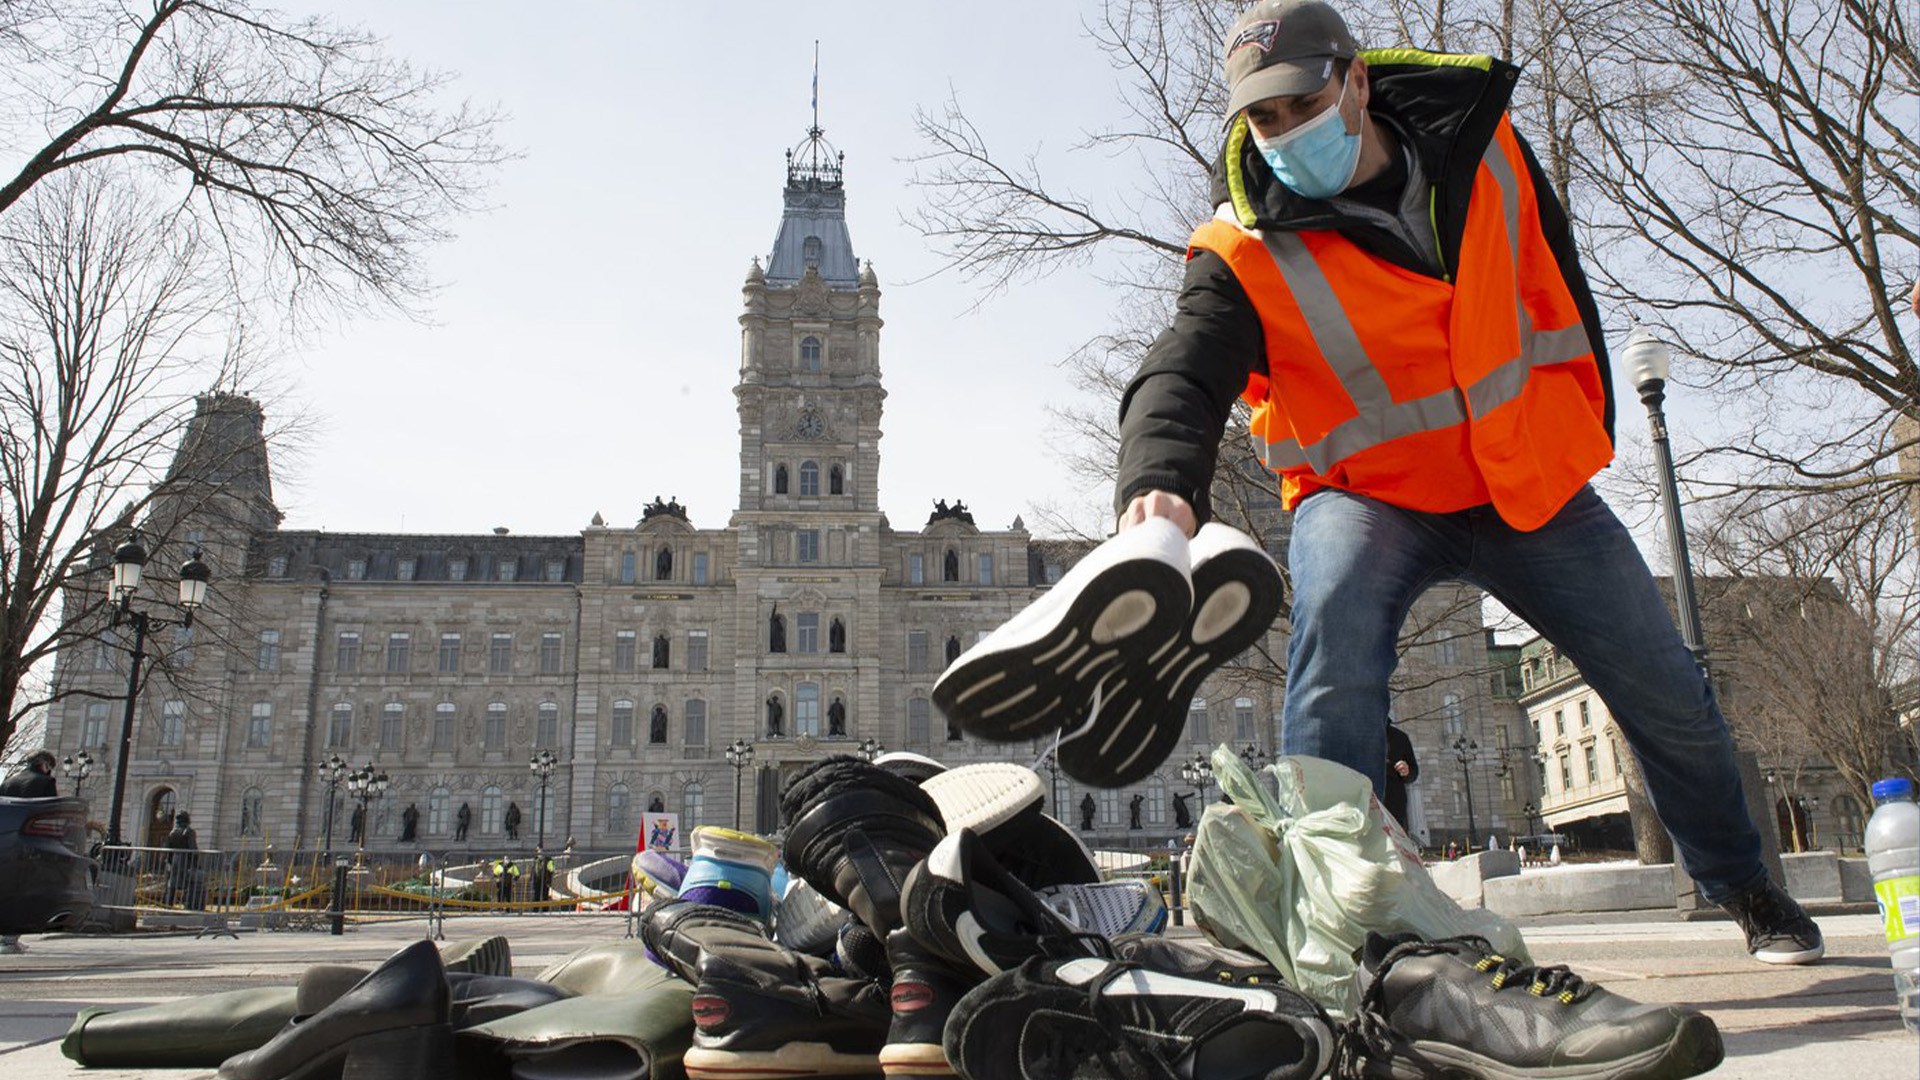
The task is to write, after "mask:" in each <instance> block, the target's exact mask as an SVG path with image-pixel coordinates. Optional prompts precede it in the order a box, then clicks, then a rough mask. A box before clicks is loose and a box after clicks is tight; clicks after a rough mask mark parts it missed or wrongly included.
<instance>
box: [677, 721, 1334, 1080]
mask: <svg viewBox="0 0 1920 1080" xmlns="http://www.w3.org/2000/svg"><path fill="white" fill-rule="evenodd" d="M1042 803H1043V797H1042V790H1041V782H1040V779H1039V777H1038V776H1036V775H1035V774H1034V773H1033V771H1032V770H1031V769H1027V768H1024V767H1021V766H1017V765H1008V764H998V763H992V764H981V765H970V766H966V767H962V768H956V769H951V770H945V769H942V768H941V767H940V766H939V765H938V764H937V763H935V762H932V761H929V760H928V759H926V758H921V757H917V756H913V755H898V754H896V755H885V756H883V757H881V758H880V759H879V760H877V761H876V762H874V763H872V764H869V763H866V762H863V761H860V760H857V759H854V758H849V757H836V758H829V759H827V760H825V761H822V762H820V763H818V764H817V765H815V766H814V767H812V768H810V769H809V770H807V771H806V772H803V773H801V774H799V775H798V776H796V777H795V778H794V779H793V781H792V783H791V784H789V786H788V788H787V790H786V792H785V794H784V796H783V798H782V807H781V808H782V812H783V814H784V816H785V818H786V820H787V822H788V825H787V829H786V833H785V836H784V843H783V846H782V852H781V854H782V857H783V860H784V864H785V867H786V869H787V871H788V873H790V874H791V875H792V876H793V878H794V880H793V882H792V884H791V885H790V887H789V888H788V890H787V894H786V895H785V896H783V897H781V898H780V900H779V902H778V903H777V905H775V908H774V910H775V918H774V920H773V922H772V925H771V926H768V925H767V924H766V923H765V922H764V921H763V920H761V919H757V918H755V917H753V916H752V915H750V914H747V913H743V912H742V911H740V910H735V909H734V908H731V907H722V906H719V905H713V904H701V903H695V902H692V901H690V900H688V899H686V898H685V890H684V889H683V890H682V894H681V897H682V898H681V899H677V900H670V901H667V902H664V903H658V904H655V905H653V906H651V907H649V908H648V909H647V911H646V912H645V913H644V915H643V917H642V920H641V938H642V940H643V941H644V942H645V943H646V945H647V947H648V949H649V950H650V951H651V953H652V954H653V955H654V956H655V957H656V958H657V959H658V960H659V962H660V963H661V964H662V965H664V966H665V967H666V968H667V969H668V970H670V971H672V972H673V973H674V974H676V975H677V976H679V977H680V978H681V979H684V980H685V981H686V982H687V983H688V984H690V985H691V986H692V988H693V996H692V1000H691V1002H690V1009H691V1012H692V1018H693V1045H692V1047H691V1048H690V1049H689V1050H688V1051H687V1052H686V1055H685V1058H684V1065H685V1068H686V1071H687V1074H688V1075H689V1076H690V1077H692V1078H694V1080H773V1078H781V1077H794V1076H843V1075H862V1074H871V1073H875V1072H884V1073H885V1074H887V1075H889V1076H954V1075H959V1076H962V1077H967V1078H969V1080H990V1078H991V1080H999V1078H1003V1077H1005V1078H1014V1077H1019V1078H1031V1080H1044V1078H1049V1077H1057V1078H1061V1080H1065V1078H1068V1077H1078V1076H1087V1077H1093V1076H1102V1077H1105V1076H1115V1077H1136V1076H1137V1077H1149V1076H1152V1077H1169V1076H1180V1077H1190V1078H1193V1080H1206V1078H1210V1077H1226V1076H1233V1077H1240V1076H1258V1077H1265V1078H1268V1080H1291V1078H1299V1080H1313V1078H1315V1077H1319V1076H1322V1075H1323V1074H1325V1072H1326V1071H1327V1069H1328V1067H1329V1066H1330V1065H1331V1064H1332V1061H1333V1058H1334V1052H1335V1049H1336V1033H1335V1029H1334V1027H1333V1025H1332V1023H1331V1022H1330V1021H1329V1020H1328V1018H1327V1015H1326V1013H1325V1012H1324V1011H1323V1010H1321V1009H1320V1008H1319V1007H1318V1006H1317V1005H1315V1004H1313V1003H1312V1002H1311V1001H1308V1000H1307V999H1306V998H1305V997H1303V996H1301V995H1300V994H1298V993H1295V992H1294V991H1292V990H1290V989H1288V988H1287V987H1286V986H1284V985H1282V984H1281V983H1280V980H1279V977H1278V973H1277V972H1275V971H1274V970H1273V969H1272V968H1271V967H1270V966H1269V965H1267V964H1266V963H1265V962H1264V961H1261V960H1259V959H1258V958H1255V957H1252V956H1248V955H1245V954H1241V953H1237V952H1234V951H1231V950H1227V949H1222V948H1220V947H1218V946H1214V945H1211V944H1209V943H1207V942H1205V941H1203V940H1201V939H1198V938H1188V939H1173V938H1167V937H1165V936H1163V935H1162V934H1161V931H1162V930H1163V929H1164V928H1165V925H1166V918H1167V912H1166V906H1165V902H1164V901H1163V899H1162V898H1161V895H1160V893H1159V891H1158V889H1156V888H1153V887H1152V886H1150V885H1148V884H1146V883H1144V882H1135V881H1113V882H1102V881H1100V875H1099V871H1098V869H1097V868H1096V866H1095V864H1094V860H1093V858H1092V856H1091V854H1090V853H1089V852H1088V851H1087V850H1086V848H1085V847H1084V846H1083V845H1082V844H1081V843H1080V841H1079V840H1078V838H1077V837H1075V836H1074V835H1073V833H1072V831H1071V830H1069V829H1068V828H1066V827H1065V826H1063V825H1062V824H1061V823H1060V822H1059V821H1057V820H1055V819H1054V818H1052V817H1051V816H1049V815H1047V814H1046V813H1045V812H1044V808H1043V806H1042ZM701 862H702V858H701V856H700V855H698V854H696V857H695V859H694V860H693V863H692V864H690V865H689V868H688V877H689V878H693V877H694V876H695V875H696V874H697V873H699V872H700V864H701ZM827 924H831V925H832V931H831V932H826V931H823V930H822V927H823V925H827ZM1254 1064H1257V1068H1256V1069H1254V1071H1251V1072H1250V1071H1248V1070H1249V1067H1250V1065H1254Z"/></svg>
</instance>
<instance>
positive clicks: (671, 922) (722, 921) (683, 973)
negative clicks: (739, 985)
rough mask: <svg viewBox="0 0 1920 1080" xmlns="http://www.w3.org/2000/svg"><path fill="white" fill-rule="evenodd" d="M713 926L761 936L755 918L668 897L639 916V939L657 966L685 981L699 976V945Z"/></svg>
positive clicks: (696, 979)
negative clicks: (657, 963) (697, 967)
mask: <svg viewBox="0 0 1920 1080" xmlns="http://www.w3.org/2000/svg"><path fill="white" fill-rule="evenodd" d="M716 930H732V931H740V932H743V933H748V934H753V935H755V936H757V937H765V936H766V933H765V931H764V930H762V929H761V926H760V921H759V920H758V919H753V918H749V917H748V916H745V915H742V914H740V913H739V912H737V911H733V910H730V909H728V908H723V907H719V906H717V905H714V904H696V903H694V902H692V901H690V900H672V901H669V902H667V903H664V904H657V905H655V906H653V907H650V908H648V909H647V910H646V913H645V914H643V915H641V916H640V941H641V942H642V943H643V944H645V945H646V947H647V951H648V952H649V953H651V954H653V958H654V959H655V960H657V961H659V962H660V966H662V967H664V968H666V969H667V970H668V971H671V972H673V973H674V974H675V975H678V976H680V977H681V978H682V979H685V980H686V981H688V982H696V981H698V980H699V978H700V976H699V973H698V972H697V971H696V970H695V967H696V966H697V965H698V964H699V963H700V945H701V943H702V942H703V941H705V940H706V935H707V934H709V933H712V932H714V931H716Z"/></svg>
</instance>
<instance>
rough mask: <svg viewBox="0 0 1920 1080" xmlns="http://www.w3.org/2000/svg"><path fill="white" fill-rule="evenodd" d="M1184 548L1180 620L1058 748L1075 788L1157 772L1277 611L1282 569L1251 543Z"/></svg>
mask: <svg viewBox="0 0 1920 1080" xmlns="http://www.w3.org/2000/svg"><path fill="white" fill-rule="evenodd" d="M1129 531H1131V530H1129ZM1122 535H1125V534H1122ZM1188 550H1189V560H1190V562H1189V565H1190V567H1191V579H1192V582H1193V605H1192V608H1191V610H1190V611H1189V613H1188V616H1187V619H1186V621H1185V623H1184V624H1183V626H1182V627H1181V629H1180V632H1179V633H1178V634H1176V635H1175V636H1174V638H1173V639H1172V640H1171V642H1170V643H1169V644H1168V645H1167V646H1165V647H1163V648H1160V649H1158V650H1157V651H1155V652H1153V653H1152V654H1151V655H1149V656H1147V657H1145V659H1144V661H1143V662H1142V663H1140V664H1138V665H1130V666H1129V667H1128V668H1127V669H1126V670H1124V671H1120V672H1116V673H1115V674H1114V676H1113V677H1112V678H1110V679H1108V680H1107V681H1106V682H1104V683H1103V684H1102V685H1101V687H1100V702H1099V714H1098V715H1097V716H1095V717H1094V718H1093V719H1092V720H1091V721H1090V722H1088V723H1086V724H1085V725H1084V726H1082V727H1081V728H1079V729H1076V730H1073V731H1072V732H1071V733H1070V734H1069V735H1068V736H1067V737H1066V738H1065V739H1064V741H1062V743H1061V745H1060V753H1059V758H1060V769H1061V771H1062V772H1064V773H1066V774H1067V775H1068V776H1071V777H1073V778H1074V779H1075V780H1079V781H1080V782H1082V783H1086V784H1092V785H1094V786H1096V787H1124V786H1125V785H1127V784H1131V783H1134V782H1136V781H1138V780H1141V779H1143V778H1145V777H1146V776H1147V775H1148V774H1149V773H1151V772H1153V770H1155V769H1157V768H1159V767H1160V763H1161V762H1163V761H1165V760H1167V755H1169V754H1171V753H1173V750H1174V747H1175V746H1177V745H1178V744H1179V741H1180V737H1181V734H1182V733H1183V732H1185V730H1186V723H1187V710H1188V707H1189V706H1190V705H1191V703H1192V701H1193V695H1194V693H1195V692H1196V691H1198V690H1199V688H1200V683H1201V681H1202V680H1204V679H1205V678H1206V677H1207V676H1208V675H1210V674H1212V673H1213V671H1214V669H1216V668H1218V667H1219V666H1220V665H1221V664H1224V663H1226V662H1227V661H1229V660H1232V659H1233V658H1234V657H1236V656H1239V655H1240V654H1241V653H1243V652H1245V651H1247V649H1248V648H1250V647H1251V646H1252V645H1253V644H1254V643H1255V642H1257V641H1259V640H1260V638H1261V635H1263V634H1265V633H1266V632H1267V630H1268V628H1269V627H1271V626H1272V625H1273V619H1274V616H1276V615H1278V614H1279V613H1280V603H1281V600H1282V597H1283V594H1284V589H1283V586H1282V583H1281V579H1280V569H1279V567H1277V566H1275V565H1274V562H1273V559H1272V558H1271V557H1270V556H1268V555H1267V553H1266V552H1265V551H1264V550H1262V549H1261V547H1260V545H1259V544H1257V543H1255V542H1254V540H1253V538H1252V537H1250V536H1248V535H1246V534H1245V533H1243V532H1240V531H1239V530H1237V529H1234V528H1232V527H1230V526H1226V525H1222V524H1220V523H1219V522H1217V521H1216V522H1208V523H1207V524H1206V525H1203V526H1201V527H1200V531H1199V533H1198V534H1196V535H1195V536H1194V538H1193V542H1192V544H1191V545H1190V546H1189V549H1188ZM936 692H937V691H936Z"/></svg>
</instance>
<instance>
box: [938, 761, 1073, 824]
mask: <svg viewBox="0 0 1920 1080" xmlns="http://www.w3.org/2000/svg"><path fill="white" fill-rule="evenodd" d="M1042 788H1043V785H1042V784H1041V782H1040V776H1039V774H1038V773H1035V772H1034V771H1033V770H1032V769H1029V768H1027V767H1026V766H1025V765H1015V764H1013V763H1012V762H1006V761H983V762H980V763H978V764H975V765H961V766H958V767H956V768H952V769H948V770H947V771H945V772H943V773H941V774H939V775H938V776H931V777H928V778H927V779H925V780H922V781H921V782H920V790H921V791H924V792H926V793H927V794H928V795H930V796H932V797H933V804H934V805H935V806H938V807H939V808H940V817H941V818H942V819H943V820H944V821H945V822H946V826H947V832H948V833H949V834H951V833H955V832H958V831H960V830H961V829H972V830H973V831H974V832H977V833H981V834H986V833H991V832H992V831H993V830H995V829H997V828H999V827H1000V826H1002V825H1005V824H1006V823H1007V822H1009V821H1012V820H1013V819H1014V818H1016V817H1018V816H1020V815H1021V814H1022V813H1025V812H1026V811H1028V810H1037V809H1038V808H1039V807H1040V804H1041V802H1042V801H1043V800H1045V798H1046V793H1045V791H1044V790H1042Z"/></svg>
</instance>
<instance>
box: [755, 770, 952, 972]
mask: <svg viewBox="0 0 1920 1080" xmlns="http://www.w3.org/2000/svg"><path fill="white" fill-rule="evenodd" d="M780 809H781V812H782V814H783V815H784V816H785V818H786V820H787V822H788V825H787V837H786V842H785V844H784V851H783V854H784V858H785V860H786V864H787V870H788V871H789V872H791V873H793V874H795V875H797V876H799V877H800V878H801V879H802V880H804V881H806V883H807V884H809V885H811V886H813V887H814V889H815V890H816V891H818V892H819V893H820V895H822V896H824V897H826V898H827V899H829V900H831V901H833V902H834V903H836V904H839V905H840V906H842V907H844V908H846V909H847V910H849V911H851V912H853V915H854V917H855V918H857V919H859V920H860V921H861V922H863V923H866V924H867V926H868V928H869V929H871V930H872V931H873V932H874V933H876V934H885V933H886V932H887V931H889V930H895V929H898V928H899V926H900V886H901V884H902V882H903V880H904V879H905V878H906V876H907V871H909V870H911V869H913V867H914V865H915V864H917V863H918V862H919V861H920V860H921V859H924V858H926V855H927V852H929V851H931V850H933V845H935V844H937V843H939V842H940V838H941V837H942V836H944V835H946V830H945V828H944V827H943V826H942V824H941V820H940V808H939V807H938V806H936V805H934V801H933V799H932V798H931V797H929V796H928V795H927V793H926V792H924V791H921V790H920V787H919V785H917V784H915V783H913V782H912V781H910V780H908V779H906V778H904V777H901V776H897V775H895V774H894V773H892V772H889V771H887V770H886V769H882V768H879V767H878V766H874V765H869V764H868V763H866V762H864V761H861V760H859V759H857V758H852V757H846V756H836V757H830V758H827V759H826V760H824V761H821V762H819V763H818V764H816V765H814V766H813V767H812V768H810V769H808V770H807V771H805V772H802V773H800V774H799V775H797V776H795V777H794V778H793V781H792V782H791V783H789V784H788V785H787V790H786V791H785V792H783V793H782V794H781V796H780Z"/></svg>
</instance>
